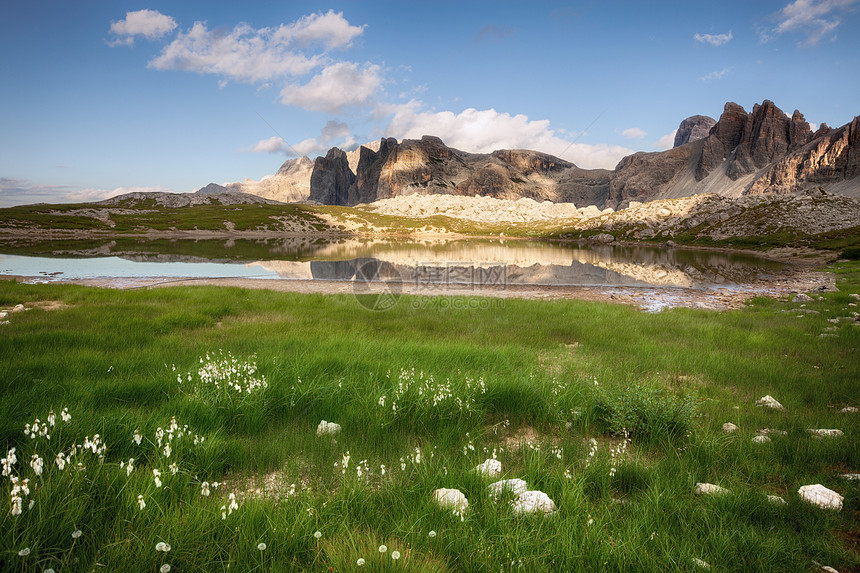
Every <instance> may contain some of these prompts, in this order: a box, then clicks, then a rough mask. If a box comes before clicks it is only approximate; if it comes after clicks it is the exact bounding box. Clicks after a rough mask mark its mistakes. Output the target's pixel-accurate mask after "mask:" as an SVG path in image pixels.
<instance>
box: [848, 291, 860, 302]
mask: <svg viewBox="0 0 860 573" xmlns="http://www.w3.org/2000/svg"><path fill="white" fill-rule="evenodd" d="M848 296H850V297H851V298H853V299H856V300H860V294H857V293H856V292H852V293H851V294H849V295H848Z"/></svg>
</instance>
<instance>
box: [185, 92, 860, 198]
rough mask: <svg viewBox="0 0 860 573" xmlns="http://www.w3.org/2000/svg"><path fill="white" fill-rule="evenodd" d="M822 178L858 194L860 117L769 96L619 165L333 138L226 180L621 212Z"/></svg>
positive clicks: (359, 194) (812, 184)
mask: <svg viewBox="0 0 860 573" xmlns="http://www.w3.org/2000/svg"><path fill="white" fill-rule="evenodd" d="M215 187H219V186H215ZM819 187H821V188H823V189H825V190H827V191H828V192H832V193H837V194H842V195H848V196H854V197H860V116H858V117H855V118H854V120H853V121H851V122H850V123H848V124H846V125H844V126H842V127H840V128H837V129H831V128H830V127H828V126H827V125H826V124H821V125H820V126H819V128H818V129H817V130H816V131H815V132H814V133H813V131H812V129H811V127H810V125H809V123H807V122H806V120H805V118H804V117H803V114H801V113H800V112H799V111H796V110H795V112H794V113H793V114H792V116H791V117H788V116H787V115H786V114H785V113H784V112H783V111H782V110H780V109H779V108H778V107H776V105H774V103H773V102H771V101H769V100H765V101H764V102H762V103H761V104H756V105H755V106H753V109H752V111H751V112H749V113H748V112H747V111H746V110H744V108H743V107H741V106H740V105H738V104H736V103H731V102H729V103H727V104H726V105H725V108H724V110H723V113H722V115H721V116H720V118H719V120H714V119H713V118H710V117H707V116H702V115H696V116H692V117H689V118H687V119H685V120H683V121H682V122H681V124H680V126H679V128H678V130H677V132H676V135H675V141H674V147H673V148H672V149H669V150H667V151H659V152H651V153H645V152H640V153H634V154H632V155H629V156H627V157H625V158H623V159H622V160H621V161H620V162H619V163H618V165H617V166H616V168H615V169H614V170H612V171H610V170H605V169H581V168H579V167H577V166H576V165H574V164H573V163H570V162H568V161H565V160H563V159H559V158H558V157H554V156H552V155H548V154H545V153H541V152H538V151H529V150H499V151H494V152H492V153H488V154H481V153H468V152H465V151H460V150H458V149H454V148H451V147H448V146H446V145H445V144H444V143H443V142H442V140H441V139H439V138H438V137H434V136H426V135H425V136H424V137H422V138H421V139H405V140H403V141H400V142H398V141H397V140H396V139H394V138H383V139H381V140H380V141H378V142H374V144H369V145H366V146H362V147H360V148H359V149H358V150H355V151H351V152H345V151H343V150H341V149H338V148H336V147H334V148H332V149H330V150H329V151H328V153H327V154H326V155H325V157H317V158H316V159H315V160H313V161H311V160H310V159H309V158H307V157H302V158H298V159H291V160H288V161H286V162H285V163H284V164H283V165H282V166H281V168H280V169H279V170H278V172H277V173H276V174H275V175H273V176H271V177H268V178H265V179H263V180H261V181H259V182H256V181H251V180H246V181H245V182H244V183H231V184H228V185H226V186H225V187H223V188H222V189H224V190H225V191H239V192H244V193H249V194H252V195H257V196H260V197H264V198H267V199H273V200H278V201H283V202H295V201H315V202H319V203H322V204H327V205H350V206H351V205H357V204H360V203H372V202H374V201H377V200H380V199H389V198H394V197H399V196H405V195H414V194H423V195H432V194H446V195H461V196H477V195H481V196H489V197H495V198H498V199H519V198H530V199H535V200H538V201H552V202H572V203H575V204H576V205H577V206H581V207H582V206H588V205H595V206H597V207H598V208H600V209H603V208H606V207H611V208H615V209H617V208H623V207H626V206H627V205H628V204H629V203H630V202H631V201H636V202H645V201H651V200H654V199H672V198H679V197H687V196H691V195H697V194H701V193H716V194H718V195H723V196H727V197H739V196H742V195H759V194H766V193H799V192H801V191H806V190H809V189H817V188H819ZM207 189H208V190H209V191H208V192H212V191H216V192H217V191H218V189H216V188H213V187H212V186H211V185H210V186H207V187H206V188H204V189H201V192H204V193H205V192H207V191H206V190H207Z"/></svg>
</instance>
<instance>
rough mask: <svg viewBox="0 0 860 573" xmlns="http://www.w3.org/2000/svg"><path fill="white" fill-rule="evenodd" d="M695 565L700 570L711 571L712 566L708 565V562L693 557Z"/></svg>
mask: <svg viewBox="0 0 860 573" xmlns="http://www.w3.org/2000/svg"><path fill="white" fill-rule="evenodd" d="M693 565H695V566H696V567H698V568H699V569H704V570H705V571H710V570H711V566H710V565H708V563H707V562H706V561H702V560H701V559H697V558H695V557H693Z"/></svg>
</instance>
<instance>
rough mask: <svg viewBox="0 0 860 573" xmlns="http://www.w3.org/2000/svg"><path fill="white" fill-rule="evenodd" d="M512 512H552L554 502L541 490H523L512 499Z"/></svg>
mask: <svg viewBox="0 0 860 573" xmlns="http://www.w3.org/2000/svg"><path fill="white" fill-rule="evenodd" d="M512 507H513V509H514V513H541V512H543V513H552V512H553V511H555V503H554V502H553V501H552V500H551V499H550V498H549V496H548V495H547V494H545V493H544V492H542V491H537V490H532V491H524V492H523V493H521V494H520V495H518V496H517V498H516V499H515V500H514V501H513V503H512Z"/></svg>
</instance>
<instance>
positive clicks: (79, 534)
mask: <svg viewBox="0 0 860 573" xmlns="http://www.w3.org/2000/svg"><path fill="white" fill-rule="evenodd" d="M83 534H84V532H83V531H81V530H80V529H78V530H77V531H75V532H74V533H72V539H77V538H78V537H80V536H81V535H83Z"/></svg>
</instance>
